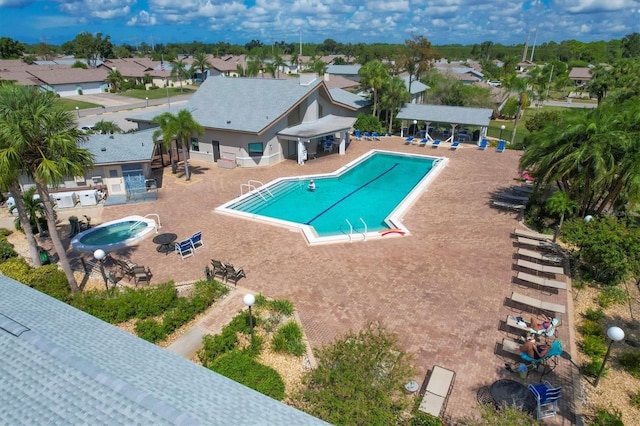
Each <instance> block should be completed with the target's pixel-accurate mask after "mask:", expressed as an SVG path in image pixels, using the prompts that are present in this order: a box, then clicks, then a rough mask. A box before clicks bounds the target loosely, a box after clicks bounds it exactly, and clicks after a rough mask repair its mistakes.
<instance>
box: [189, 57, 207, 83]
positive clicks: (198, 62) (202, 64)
mask: <svg viewBox="0 0 640 426" xmlns="http://www.w3.org/2000/svg"><path fill="white" fill-rule="evenodd" d="M191 67H192V68H193V69H197V70H199V71H200V76H201V77H202V81H204V80H206V78H207V76H206V74H205V70H208V69H209V68H211V62H209V56H208V55H207V54H206V53H204V52H198V53H196V54H195V55H194V56H193V64H192V65H191Z"/></svg>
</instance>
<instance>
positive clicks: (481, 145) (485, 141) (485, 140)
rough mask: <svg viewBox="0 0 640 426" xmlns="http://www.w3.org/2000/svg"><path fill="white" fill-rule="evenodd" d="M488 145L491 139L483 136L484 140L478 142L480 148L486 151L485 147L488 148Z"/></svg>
mask: <svg viewBox="0 0 640 426" xmlns="http://www.w3.org/2000/svg"><path fill="white" fill-rule="evenodd" d="M487 146H489V140H488V139H486V138H482V140H481V141H480V143H479V144H478V149H480V150H482V151H484V150H485V149H487Z"/></svg>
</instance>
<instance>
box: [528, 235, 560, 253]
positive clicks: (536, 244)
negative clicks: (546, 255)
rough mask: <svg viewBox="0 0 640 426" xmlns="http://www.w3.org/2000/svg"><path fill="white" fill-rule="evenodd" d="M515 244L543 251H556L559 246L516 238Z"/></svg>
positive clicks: (548, 242)
mask: <svg viewBox="0 0 640 426" xmlns="http://www.w3.org/2000/svg"><path fill="white" fill-rule="evenodd" d="M517 242H518V244H520V245H524V246H530V247H534V248H539V249H544V250H557V249H559V248H560V246H558V245H557V244H555V243H552V242H550V241H540V240H533V239H531V238H525V237H518V239H517Z"/></svg>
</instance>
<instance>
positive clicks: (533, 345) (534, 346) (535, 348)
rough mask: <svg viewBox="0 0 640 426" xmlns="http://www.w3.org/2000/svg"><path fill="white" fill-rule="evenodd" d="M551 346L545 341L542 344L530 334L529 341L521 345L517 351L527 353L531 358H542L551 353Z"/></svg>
mask: <svg viewBox="0 0 640 426" xmlns="http://www.w3.org/2000/svg"><path fill="white" fill-rule="evenodd" d="M550 347H551V346H549V345H547V344H546V343H543V344H541V345H539V344H538V342H536V339H535V337H533V336H529V337H527V341H526V342H525V343H523V344H522V346H520V347H519V348H518V349H517V351H518V353H520V354H527V356H529V358H532V359H542V358H544V357H545V355H547V353H549V348H550Z"/></svg>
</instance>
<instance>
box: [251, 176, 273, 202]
mask: <svg viewBox="0 0 640 426" xmlns="http://www.w3.org/2000/svg"><path fill="white" fill-rule="evenodd" d="M247 183H248V184H249V185H251V184H252V183H253V184H256V183H258V184H260V186H255V185H254V188H255V189H256V191H258V192H260V190H261V189H262V188H264V190H265V191H266V192H267V194H269V195H271V198H273V194H272V193H271V191H269V188H267V187H266V186H264V183H262V182H260V181H259V180H253V179H249V182H247Z"/></svg>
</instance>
